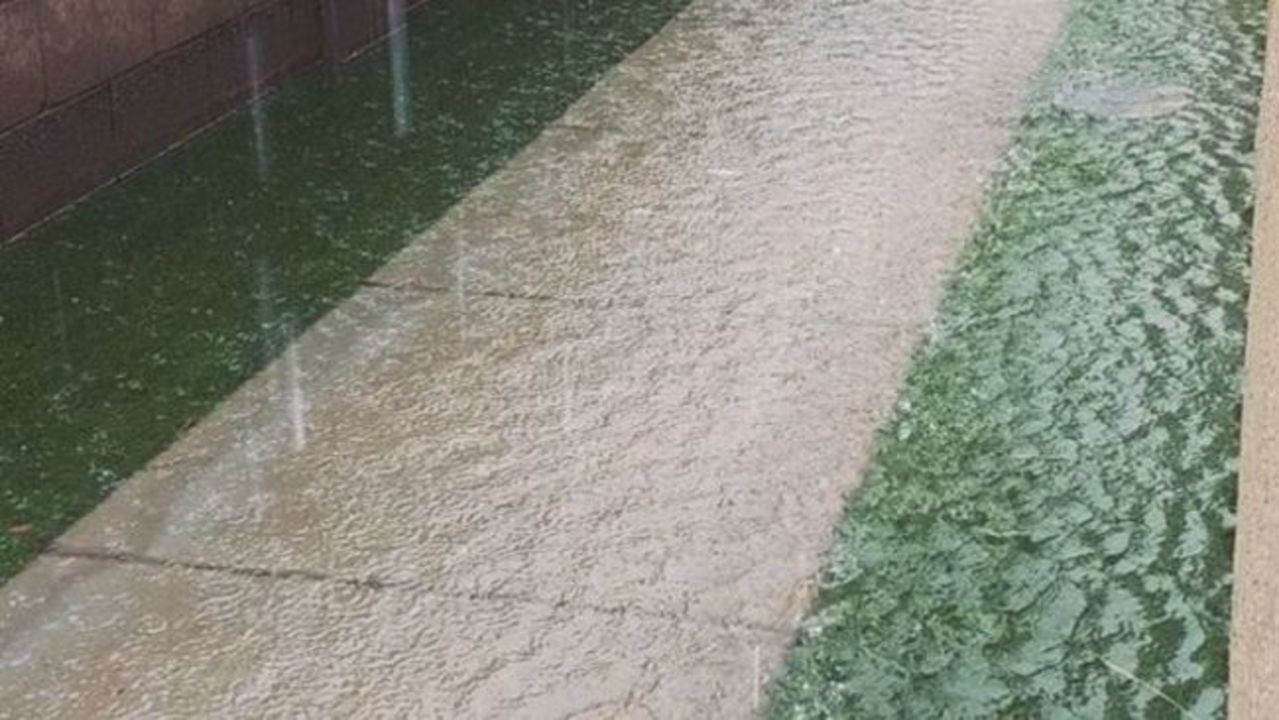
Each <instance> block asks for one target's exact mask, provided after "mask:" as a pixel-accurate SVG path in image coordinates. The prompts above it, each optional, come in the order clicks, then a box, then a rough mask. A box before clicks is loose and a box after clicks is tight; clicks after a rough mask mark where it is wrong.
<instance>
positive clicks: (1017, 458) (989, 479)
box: [772, 0, 1265, 718]
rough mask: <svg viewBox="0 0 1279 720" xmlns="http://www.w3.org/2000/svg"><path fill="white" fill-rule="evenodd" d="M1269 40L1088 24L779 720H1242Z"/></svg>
mask: <svg viewBox="0 0 1279 720" xmlns="http://www.w3.org/2000/svg"><path fill="white" fill-rule="evenodd" d="M1264 18H1265V3H1264V2H1262V1H1261V0H1228V1H1227V2H1218V1H1216V0H1190V1H1189V2H1176V3H1174V2H1170V1H1168V0H1098V1H1096V2H1080V3H1077V4H1076V5H1075V6H1074V8H1073V12H1072V15H1071V17H1070V18H1069V20H1068V23H1067V26H1066V29H1065V34H1064V37H1063V38H1062V40H1061V41H1060V42H1059V46H1058V48H1057V50H1056V52H1055V55H1054V56H1053V58H1052V60H1051V61H1050V63H1049V65H1048V68H1047V70H1046V72H1045V73H1044V74H1043V76H1042V78H1041V82H1040V89H1039V92H1038V93H1037V96H1036V97H1035V98H1033V99H1032V102H1031V104H1030V106H1029V109H1028V112H1027V114H1026V115H1025V117H1024V119H1023V121H1022V123H1021V126H1020V129H1019V132H1018V136H1017V138H1016V140H1015V142H1014V145H1013V147H1012V149H1011V151H1010V153H1009V156H1008V160H1007V165H1006V169H1005V171H1004V174H1003V176H1002V178H1001V179H1000V180H999V181H998V182H997V183H996V185H995V187H994V190H993V195H992V197H991V199H990V200H989V206H988V210H987V213H986V217H985V220H984V222H983V223H982V225H981V227H980V229H979V230H978V232H977V234H976V237H975V238H973V239H972V240H971V241H970V244H969V246H968V249H967V252H966V255H965V257H964V259H963V261H962V263H961V265H960V268H959V270H958V271H957V273H956V275H955V276H954V277H953V278H952V280H951V282H950V283H949V286H948V290H947V296H946V299H945V301H944V303H943V306H942V310H941V315H940V317H939V319H938V320H937V322H936V325H935V329H934V333H933V337H932V338H931V340H930V342H929V343H928V344H927V346H926V347H925V348H923V349H922V350H921V351H920V353H919V354H918V357H917V358H916V362H915V365H914V368H913V370H912V372H911V374H910V376H909V380H908V383H907V387H906V390H905V391H904V394H903V398H902V400H901V401H900V404H899V406H898V409H897V413H896V416H895V418H894V419H893V421H892V422H891V423H889V424H888V426H887V427H886V428H884V429H883V430H882V431H881V433H880V436H879V441H878V450H877V453H876V457H875V460H874V463H873V468H872V470H871V474H870V477H869V479H868V480H867V483H866V485H865V487H864V488H863V489H862V490H861V491H860V492H858V493H857V494H856V496H855V497H853V498H851V499H850V507H849V510H848V514H847V516H846V518H845V520H844V522H843V523H842V524H841V526H840V528H839V535H838V539H837V541H836V547H835V549H834V551H833V553H832V558H831V561H830V564H829V567H828V571H827V572H826V574H825V576H824V578H823V581H824V587H823V590H822V593H821V597H820V599H819V601H818V603H817V606H816V608H815V609H814V611H813V613H812V615H811V616H810V617H809V619H808V620H807V622H806V624H805V626H804V629H803V631H802V632H801V634H800V638H799V642H798V646H797V648H796V649H795V650H794V651H793V654H792V657H791V659H790V662H789V666H788V668H787V671H786V672H785V673H784V675H783V677H782V678H781V679H780V681H779V682H778V684H777V685H776V687H775V689H774V697H773V705H772V713H773V715H774V716H775V717H779V718H781V717H785V718H791V717H920V718H923V717H1053V718H1056V717H1061V718H1070V717H1080V718H1101V717H1107V718H1111V717H1113V718H1132V717H1144V718H1175V717H1187V718H1208V717H1221V716H1223V715H1224V714H1225V708H1226V690H1227V688H1226V680H1227V647H1228V638H1229V625H1228V624H1229V608H1230V558H1231V536H1232V531H1233V522H1234V512H1233V502H1234V486H1235V480H1236V471H1237V455H1238V440H1237V438H1238V435H1239V420H1238V417H1239V402H1240V401H1239V372H1240V366H1241V364H1242V360H1243V338H1244V301H1245V296H1246V293H1247V283H1246V268H1247V260H1248V230H1249V223H1250V216H1251V205H1250V203H1251V163H1252V148H1253V132H1254V129H1255V118H1256V115H1257V96H1258V93H1259V90H1260V72H1261V55H1262V39H1263V35H1264Z"/></svg>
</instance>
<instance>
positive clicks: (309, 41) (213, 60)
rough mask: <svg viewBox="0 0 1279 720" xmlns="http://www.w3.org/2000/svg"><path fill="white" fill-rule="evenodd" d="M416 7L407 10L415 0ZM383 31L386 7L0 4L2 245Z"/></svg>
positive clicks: (259, 0)
mask: <svg viewBox="0 0 1279 720" xmlns="http://www.w3.org/2000/svg"><path fill="white" fill-rule="evenodd" d="M410 4H412V3H410ZM385 32H386V2H385V0H0V242H3V241H5V240H7V239H10V238H12V237H14V236H16V235H17V234H18V233H20V232H21V231H22V230H24V229H26V228H29V227H30V226H31V225H33V224H34V223H36V222H39V221H40V220H41V219H43V218H45V217H48V216H49V215H50V214H52V213H54V212H56V211H57V210H58V209H60V208H62V207H64V206H65V205H67V204H68V203H70V202H72V201H74V200H76V199H77V198H79V197H81V196H83V195H85V194H86V193H88V192H90V191H91V190H93V189H94V188H96V187H98V186H100V185H102V184H104V183H106V182H108V181H110V180H111V179H113V178H115V177H117V176H118V175H120V174H121V173H123V172H125V171H127V170H129V169H130V168H132V167H135V166H137V165H138V164H140V163H142V162H144V161H145V160H147V159H148V158H150V157H152V156H154V155H156V154H157V153H159V152H161V151H162V150H163V149H164V148H166V147H168V146H169V145H171V144H173V143H174V142H175V141H177V140H180V139H181V138H183V137H184V136H186V135H187V134H189V133H191V132H192V131H194V130H196V129H198V128H200V127H202V126H204V125H207V124H208V123H210V122H211V121H213V120H215V119H216V118H218V117H219V116H221V115H223V114H225V113H226V112H228V111H230V110H232V109H233V108H235V107H236V106H237V105H238V104H240V103H242V102H244V101H245V100H246V99H247V98H248V96H249V93H250V79H249V77H248V68H247V67H246V59H245V45H246V40H247V38H249V37H253V36H256V39H257V45H258V47H259V48H260V49H261V73H262V80H263V81H264V82H266V83H273V82H278V81H279V80H281V79H282V78H284V77H286V76H288V75H289V74H291V73H294V72H297V71H299V70H301V69H304V68H307V67H311V66H313V65H316V64H318V63H320V62H323V61H327V62H331V63H336V62H339V61H341V60H343V59H345V58H347V57H350V56H351V55H352V54H354V53H355V52H357V51H358V50H360V49H362V48H364V47H366V46H368V45H369V44H370V43H372V42H374V41H375V40H377V39H378V38H380V37H381V36H382V35H384V34H385Z"/></svg>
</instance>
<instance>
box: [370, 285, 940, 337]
mask: <svg viewBox="0 0 1279 720" xmlns="http://www.w3.org/2000/svg"><path fill="white" fill-rule="evenodd" d="M360 285H361V286H362V287H366V288H371V289H374V290H386V291H390V292H399V293H405V294H423V295H454V294H457V289H456V288H453V287H448V286H446V285H431V284H427V283H418V282H413V281H405V282H394V283H391V282H383V281H380V280H361V281H360ZM464 295H466V296H468V297H483V298H490V299H498V300H522V301H527V302H545V303H562V304H564V305H573V306H577V307H583V308H588V309H592V310H609V309H612V308H615V307H629V308H642V307H644V305H645V304H646V303H647V301H646V300H643V299H638V298H627V297H617V298H609V299H607V300H597V299H594V298H587V297H560V296H558V295H545V294H541V293H518V292H512V291H508V290H474V291H470V290H468V291H467V292H465V293H464ZM653 299H656V300H667V301H674V302H683V301H687V300H689V298H683V297H674V296H660V295H658V296H653ZM724 315H725V316H737V317H742V318H746V319H752V318H753V319H765V318H767V317H768V316H767V315H757V314H753V313H741V312H737V311H736V310H730V311H728V312H725V313H724ZM778 318H779V319H785V318H782V317H781V315H780V314H779V315H778ZM807 319H809V320H820V321H823V322H829V323H834V322H838V320H837V319H834V318H829V317H822V316H820V315H814V316H810V317H808V318H807ZM925 324H926V321H919V320H909V319H904V320H870V319H865V318H849V319H848V320H847V322H845V323H844V325H845V326H846V327H848V328H874V329H880V330H903V331H904V330H915V329H919V328H920V327H922V326H923V325H925Z"/></svg>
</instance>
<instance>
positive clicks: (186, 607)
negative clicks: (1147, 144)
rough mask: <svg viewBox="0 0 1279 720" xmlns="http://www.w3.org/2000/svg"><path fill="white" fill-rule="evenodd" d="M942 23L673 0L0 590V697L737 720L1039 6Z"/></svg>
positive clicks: (918, 314) (823, 538)
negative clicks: (675, 7) (514, 146)
mask: <svg viewBox="0 0 1279 720" xmlns="http://www.w3.org/2000/svg"><path fill="white" fill-rule="evenodd" d="M955 5H956V4H954V3H912V4H907V5H903V4H900V3H892V4H887V3H864V2H847V3H845V2H835V3H830V2H812V1H811V0H787V1H785V2H781V3H777V2H765V1H763V0H734V1H730V0H697V1H695V2H694V3H693V5H692V6H691V7H690V8H689V9H688V11H687V12H686V13H684V14H683V15H681V16H680V17H678V18H677V19H676V20H675V21H674V22H673V23H672V24H671V25H670V26H669V27H668V28H667V29H666V30H664V31H663V32H662V33H660V34H659V35H657V36H656V37H655V38H653V40H651V41H650V42H649V43H648V44H647V45H645V46H644V47H642V48H641V49H640V50H639V51H637V52H636V53H635V55H634V56H633V57H632V58H630V59H628V60H627V61H625V62H624V63H622V65H620V66H619V67H618V68H617V69H616V70H615V71H614V72H613V73H611V74H610V75H609V76H608V77H606V78H605V79H604V80H603V81H602V82H601V83H600V84H599V86H598V87H596V88H595V89H594V90H592V91H591V92H590V93H589V94H588V95H587V96H586V97H584V98H583V100H582V101H581V102H580V103H579V104H578V105H576V106H574V107H573V108H571V109H570V110H569V112H568V113H567V115H566V116H565V117H564V119H563V120H562V121H561V122H559V123H557V124H556V125H555V126H554V127H552V128H551V129H550V130H548V131H547V132H546V133H545V134H544V135H543V136H542V137H541V138H540V139H539V140H537V141H536V142H535V143H533V144H532V145H530V146H529V147H528V148H526V150H525V151H524V152H523V153H521V155H520V156H519V157H517V158H516V159H515V160H514V161H513V162H512V163H510V164H509V165H508V166H507V167H506V168H504V169H503V170H502V171H500V172H498V173H497V174H495V175H494V176H493V177H492V178H490V180H488V181H487V182H485V183H484V184H482V185H481V186H480V187H479V188H477V189H476V190H475V191H474V192H473V193H472V194H471V195H469V196H468V197H467V198H466V199H465V200H463V201H462V202H461V203H459V204H458V205H457V206H456V207H455V208H454V209H453V210H452V211H451V212H450V213H449V214H448V215H447V216H446V217H445V218H444V219H442V220H441V221H440V222H439V223H437V224H436V225H435V226H434V227H433V228H432V229H431V230H430V231H429V232H427V233H426V234H425V235H424V236H423V237H421V238H419V239H418V240H417V241H416V242H415V243H414V244H413V245H412V246H411V247H410V248H409V249H407V250H406V251H405V252H404V253H403V254H402V255H400V256H398V257H397V258H395V259H393V260H392V261H391V262H390V263H389V264H388V265H387V266H386V267H385V268H383V269H382V271H381V272H379V273H378V274H376V275H375V276H374V277H373V278H372V279H371V280H370V282H369V285H368V287H366V288H365V289H364V290H363V291H361V292H360V293H359V294H358V295H357V296H356V297H354V298H352V299H351V300H350V301H349V302H348V303H346V304H344V305H343V306H342V307H341V308H339V309H338V310H337V311H335V312H334V313H333V314H331V315H330V316H328V317H327V318H325V319H323V320H322V321H320V322H319V323H318V324H317V325H316V326H314V327H312V328H311V329H309V330H308V332H307V333H306V334H305V335H304V336H303V337H302V338H301V339H300V340H299V341H298V342H296V343H295V344H294V345H293V346H291V347H290V348H289V350H288V351H287V352H285V353H284V355H283V356H282V357H281V358H280V359H279V360H278V361H277V362H276V363H274V364H273V365H272V366H271V367H269V368H268V369H267V370H265V371H264V372H263V373H262V374H261V375H259V376H258V377H257V378H255V379H253V380H252V381H251V382H250V383H248V384H246V385H245V386H244V387H243V388H242V389H241V390H240V391H239V392H237V393H236V394H235V395H233V396H232V397H230V398H229V399H228V400H227V401H226V402H225V403H224V404H223V405H222V406H221V407H219V408H218V409H217V410H216V411H215V412H214V413H213V414H212V415H211V416H210V417H209V418H207V419H206V420H205V421H203V422H201V423H200V424H199V425H197V426H196V427H194V428H192V429H191V430H190V432H189V433H188V434H187V435H186V436H185V437H183V438H182V439H181V440H180V441H179V442H178V443H177V444H176V445H174V446H173V447H172V448H170V449H169V450H168V451H166V452H165V453H164V454H162V455H161V456H160V457H158V458H156V460H155V461H154V462H153V463H152V464H151V466H150V467H148V468H147V469H146V470H145V471H144V472H142V473H139V474H138V475H137V476H135V477H134V478H131V479H130V480H129V481H128V482H127V483H125V484H124V485H123V486H122V487H121V488H120V489H119V490H118V491H117V492H116V494H115V495H114V496H112V497H111V498H110V499H109V500H108V501H107V502H106V503H104V504H103V505H102V507H100V508H99V509H98V510H97V511H96V512H94V513H92V514H91V515H89V516H88V517H86V518H85V519H84V520H83V521H82V522H81V523H80V524H78V525H77V526H76V527H75V528H74V529H73V530H72V531H71V532H70V533H69V534H68V535H67V536H66V537H65V538H63V539H62V540H61V541H60V542H59V543H58V544H57V545H56V546H55V548H54V549H53V551H52V556H51V557H46V558H45V559H43V560H41V561H40V562H39V563H37V564H36V566H34V567H33V568H32V569H30V570H29V571H28V572H27V573H25V574H23V575H22V576H20V577H19V578H18V579H17V580H15V581H14V582H13V583H11V584H10V585H9V586H7V587H6V588H5V589H4V590H3V592H0V601H2V602H0V605H3V606H4V607H5V608H6V609H5V610H4V612H5V615H4V617H3V618H2V619H3V623H0V627H3V628H4V629H3V631H2V632H3V634H0V668H5V669H6V671H5V672H4V673H2V674H0V695H3V696H4V697H6V698H16V699H17V700H16V701H15V702H14V703H13V704H12V707H14V708H15V709H16V710H17V711H19V712H21V713H22V714H24V715H61V716H75V715H77V714H97V715H106V716H128V715H134V714H149V713H150V714H162V715H169V714H174V713H179V714H181V713H188V712H189V713H191V714H201V713H205V714H207V713H208V712H210V711H212V710H213V709H214V708H217V709H218V710H222V709H224V708H231V712H232V714H240V715H259V714H264V713H271V712H307V711H315V710H316V709H318V708H322V709H323V711H324V713H325V714H329V715H332V714H339V715H340V714H366V713H367V712H368V711H369V710H371V709H380V710H385V711H386V712H387V713H389V714H405V715H410V716H416V715H431V714H436V715H446V716H494V715H497V716H503V715H508V714H512V713H519V714H527V715H532V716H547V715H549V716H558V715H569V714H573V713H575V712H581V713H586V714H587V715H588V716H589V715H590V713H595V714H596V715H603V716H614V715H618V714H628V713H631V714H636V715H641V716H642V714H643V712H644V711H645V710H647V711H648V712H649V713H650V714H652V715H655V716H659V717H667V716H704V715H727V716H741V715H744V714H747V713H749V712H750V710H751V708H752V707H754V702H755V688H756V683H757V682H758V680H759V678H761V677H766V676H767V674H768V672H769V670H770V669H771V668H773V667H774V666H775V662H776V659H777V658H778V657H780V654H781V653H782V651H783V650H784V645H785V638H786V637H787V633H788V632H789V630H790V629H791V628H792V627H793V625H794V622H795V621H796V620H797V618H798V616H799V615H800V613H801V612H802V610H803V609H804V607H805V604H806V601H807V597H808V586H809V583H810V578H811V577H812V575H813V573H814V572H815V571H816V569H817V568H818V567H819V565H820V560H821V553H822V551H823V550H824V549H825V547H826V545H827V540H828V534H829V528H830V526H831V524H832V522H833V520H834V518H835V516H836V515H837V514H838V513H839V511H840V496H841V494H842V493H843V492H845V491H846V490H847V489H849V488H850V487H852V486H853V485H854V484H855V482H856V479H857V477H858V475H859V473H860V470H861V468H862V467H863V465H864V462H865V459H866V457H867V453H868V448H869V444H870V436H871V432H872V428H873V427H874V424H875V421H876V419H877V418H878V417H881V416H882V415H883V413H884V412H885V411H886V410H887V409H888V408H889V407H890V406H891V403H892V401H893V395H894V390H895V388H896V386H897V384H898V382H899V380H900V377H901V374H902V372H903V368H904V367H905V364H906V361H907V359H908V355H909V351H910V349H911V347H912V346H913V345H914V344H915V342H917V340H918V339H919V337H920V334H921V332H922V326H923V324H924V323H925V322H926V319H927V318H928V317H929V316H930V314H931V313H932V309H933V305H934V303H935V301H936V298H937V295H938V292H939V290H938V289H939V287H940V284H941V280H942V277H943V275H944V272H945V268H946V267H947V265H948V263H949V262H950V259H951V257H952V256H953V254H954V252H955V249H956V247H957V245H958V242H959V241H960V240H961V239H962V238H963V237H964V236H965V234H966V233H967V231H968V229H969V227H970V225H971V223H972V222H973V220H974V219H975V217H976V215H977V211H978V203H979V199H980V196H981V191H982V180H983V178H984V177H985V175H986V174H987V173H988V171H989V170H990V168H991V167H993V166H994V164H995V163H996V161H997V159H998V157H999V155H1000V153H1001V151H1002V148H1003V146H1004V143H1005V142H1006V140H1007V139H1008V133H1009V128H1010V122H1009V121H1008V119H1009V118H1012V117H1015V116H1016V114H1017V112H1018V107H1019V103H1020V97H1021V93H1022V91H1023V89H1024V87H1025V85H1026V83H1027V80H1028V75H1029V73H1030V72H1031V71H1032V69H1033V68H1034V67H1035V66H1036V65H1037V63H1038V62H1039V60H1040V58H1041V57H1042V56H1043V54H1044V52H1045V51H1046V49H1047V46H1048V45H1049V43H1050V41H1051V39H1052V36H1053V32H1054V30H1055V28H1056V25H1057V22H1058V20H1059V16H1060V13H1059V7H1058V4H1057V3H1055V2H1032V3H1026V2H1024V1H1023V0H985V1H982V2H976V3H967V4H963V6H962V7H955ZM149 630H151V631H154V636H151V635H147V632H148V631H149ZM120 638H126V641H123V642H122V641H121V640H120ZM597 648H598V650H597ZM755 648H760V650H759V657H760V660H759V664H758V666H757V665H756V664H755V663H756V660H755V656H756V650H755ZM743 663H745V665H744V664H743ZM756 667H759V668H761V669H760V671H759V672H758V673H757V672H755V668H756ZM509 668H514V669H513V670H512V669H509ZM51 686H53V687H59V688H63V689H64V691H61V692H50V691H49V689H48V688H49V687H51ZM120 687H123V688H124V691H123V692H122V693H118V694H117V692H118V689H119V688H120Z"/></svg>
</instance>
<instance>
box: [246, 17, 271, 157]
mask: <svg viewBox="0 0 1279 720" xmlns="http://www.w3.org/2000/svg"><path fill="white" fill-rule="evenodd" d="M244 55H245V65H246V67H247V68H248V72H249V118H250V121H251V122H252V125H253V157H254V160H255V162H256V169H257V174H258V181H259V182H265V181H266V180H267V178H268V177H270V174H271V161H270V147H269V141H268V138H267V127H266V104H265V103H264V102H263V101H262V41H261V38H260V37H259V35H258V30H257V28H254V27H251V28H250V29H249V32H248V33H247V34H246V35H245V37H244Z"/></svg>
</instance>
